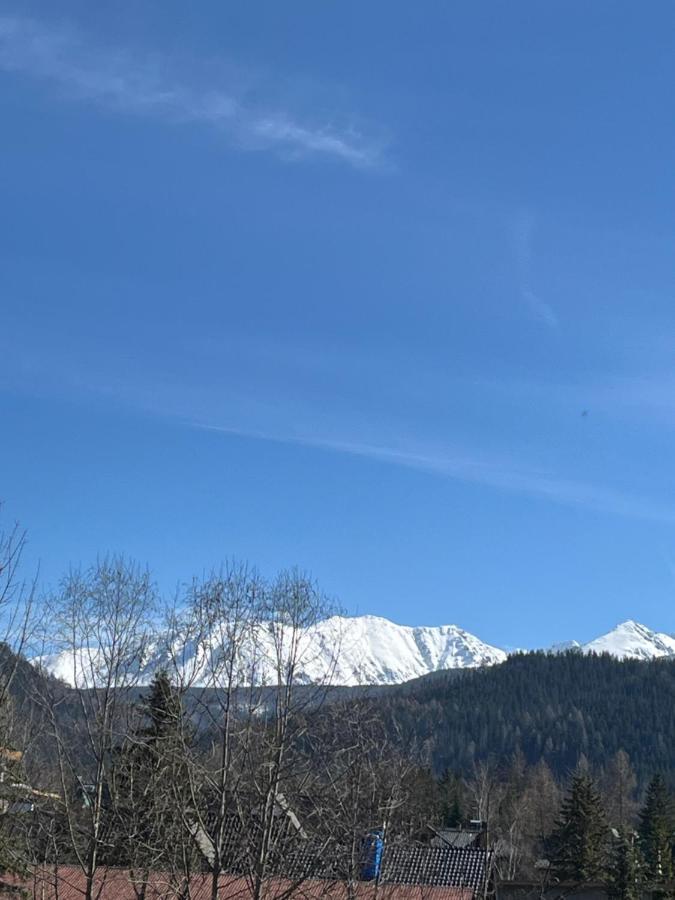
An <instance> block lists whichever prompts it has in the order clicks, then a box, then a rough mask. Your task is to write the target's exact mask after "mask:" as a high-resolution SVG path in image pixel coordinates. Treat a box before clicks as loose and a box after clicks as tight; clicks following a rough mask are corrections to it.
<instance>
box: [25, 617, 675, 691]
mask: <svg viewBox="0 0 675 900" xmlns="http://www.w3.org/2000/svg"><path fill="white" fill-rule="evenodd" d="M302 640H303V644H304V646H305V648H306V650H305V652H304V653H303V659H304V662H303V663H302V665H301V666H300V671H299V674H298V681H299V682H301V683H311V682H315V681H317V680H319V679H320V678H321V677H322V675H323V674H324V673H325V672H326V671H327V669H328V668H330V663H331V659H332V656H333V654H334V653H335V648H336V647H337V646H339V648H340V651H339V656H338V659H337V665H336V668H335V672H334V677H333V678H332V683H334V684H336V685H344V686H355V685H379V684H381V685H386V684H400V683H402V682H405V681H410V680H412V679H414V678H419V677H420V676H423V675H428V674H430V673H432V672H439V671H444V670H448V669H471V668H478V667H481V666H490V665H495V664H497V663H501V662H503V661H504V660H505V659H506V658H507V656H508V655H509V654H507V653H506V651H504V650H502V649H500V648H498V647H494V646H492V645H491V644H487V643H485V642H484V641H481V640H480V638H478V637H476V636H475V635H473V634H471V633H469V632H468V631H464V629H462V628H460V627H459V626H457V625H435V626H409V625H397V624H395V623H394V622H391V621H390V620H389V619H385V618H382V617H380V616H353V617H350V616H333V617H332V618H330V619H326V620H325V621H323V622H320V623H318V624H317V625H315V626H313V627H312V628H309V629H307V630H306V632H304V633H303V637H302ZM256 641H257V644H256V645H257V647H258V652H259V649H260V647H262V648H264V647H265V646H266V642H267V645H268V646H269V645H270V637H269V634H267V633H266V630H265V626H264V625H261V626H260V630H259V634H258V635H257V639H256ZM161 643H162V642H161V641H159V642H158V643H157V645H156V646H157V647H159V646H161ZM217 646H218V639H217V636H216V630H215V629H214V634H213V637H212V639H211V641H210V642H209V639H207V641H206V642H205V644H204V646H200V647H199V648H194V647H193V648H192V649H191V650H190V648H188V647H186V648H185V650H184V651H183V656H184V664H185V666H186V667H192V668H194V666H195V660H196V656H195V654H197V653H199V654H201V655H202V656H203V654H205V653H206V654H207V655H208V653H209V652H211V653H215V652H216V651H217ZM548 649H549V652H551V653H564V652H569V651H577V652H579V653H609V654H610V655H611V656H614V657H616V658H617V659H643V660H649V659H657V658H660V657H675V637H673V636H672V635H669V634H663V633H659V632H656V631H652V630H651V629H650V628H647V626H646V625H641V624H640V623H638V622H634V621H633V620H632V619H629V620H627V621H626V622H622V623H620V624H619V625H617V626H616V627H615V628H613V629H612V630H611V631H608V632H607V633H606V634H603V635H601V636H600V637H597V638H595V639H594V640H591V641H588V642H587V643H585V644H581V643H579V642H578V641H574V640H572V641H565V642H562V643H557V644H554V645H553V646H551V647H550V648H548ZM270 651H271V646H270ZM91 653H92V651H91V650H89V651H87V653H86V654H85V653H81V654H79V653H76V654H73V653H72V652H63V653H55V654H51V655H47V656H43V657H41V658H40V659H39V660H35V662H39V663H40V664H41V665H42V666H43V667H44V668H45V669H46V670H47V671H48V672H49V673H51V674H52V675H55V676H56V677H57V678H60V679H61V680H63V681H65V682H66V683H68V684H71V685H72V684H74V682H75V677H76V676H75V672H76V671H77V669H78V668H79V669H81V668H82V663H83V662H84V660H85V659H86V658H87V657H90V656H91ZM191 653H192V656H191V655H190V654H191ZM200 664H202V663H200ZM165 665H166V657H165V656H163V654H162V653H161V651H160V650H159V649H155V650H154V651H152V652H150V653H149V655H148V656H147V657H146V658H145V659H144V660H142V661H139V665H138V674H139V677H140V680H141V682H142V683H147V682H149V681H150V680H151V678H152V676H153V674H154V673H155V672H156V671H158V670H159V669H160V668H162V667H163V666H165ZM270 674H273V673H271V672H265V671H264V670H263V677H264V676H268V677H269V675H270ZM273 680H274V678H272V681H273ZM196 683H199V682H196Z"/></svg>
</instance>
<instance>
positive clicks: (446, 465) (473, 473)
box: [188, 423, 675, 524]
mask: <svg viewBox="0 0 675 900" xmlns="http://www.w3.org/2000/svg"><path fill="white" fill-rule="evenodd" d="M188 424H190V425H193V426H196V427H199V428H203V429H206V430H209V431H216V432H221V433H224V434H228V435H232V436H237V437H243V438H253V439H256V440H265V441H274V442H277V443H285V444H297V445H301V446H305V447H315V448H317V449H321V450H327V451H331V452H335V453H346V454H350V455H352V456H360V457H364V458H367V459H372V460H376V461H378V462H382V463H388V464H390V465H397V466H404V467H405V468H410V469H416V470H418V471H423V472H428V473H429V474H432V475H437V476H441V477H444V478H450V479H453V480H455V481H463V482H469V483H473V484H478V485H484V486H485V487H491V488H496V489H498V490H502V491H507V492H509V493H516V494H523V495H526V496H530V497H533V498H537V499H541V500H546V501H550V502H553V503H558V504H561V505H563V506H572V507H579V508H583V509H590V510H594V511H596V512H601V513H609V514H611V515H620V516H626V517H629V518H637V519H645V520H649V521H655V522H665V523H668V524H675V508H674V507H672V506H668V505H666V504H662V503H658V502H655V501H652V500H650V499H647V498H644V497H640V496H636V495H632V494H628V493H624V492H623V491H617V490H613V489H612V488H608V487H604V486H598V485H594V484H590V483H586V482H583V481H575V480H572V479H565V478H560V477H558V476H556V475H555V474H551V473H549V472H545V471H540V470H536V469H525V468H521V467H518V466H516V465H514V464H513V463H512V462H511V461H510V460H485V459H483V458H481V457H480V456H479V455H477V454H472V453H465V452H459V453H451V452H446V453H442V452H437V451H436V452H425V451H418V450H416V449H406V448H394V447H386V446H380V445H375V444H367V443H360V442H359V441H348V440H345V441H341V440H334V439H321V438H315V437H310V436H297V435H284V434H271V433H267V432H262V431H254V430H250V431H249V430H244V429H238V428H229V427H227V426H221V425H211V424H204V423H188Z"/></svg>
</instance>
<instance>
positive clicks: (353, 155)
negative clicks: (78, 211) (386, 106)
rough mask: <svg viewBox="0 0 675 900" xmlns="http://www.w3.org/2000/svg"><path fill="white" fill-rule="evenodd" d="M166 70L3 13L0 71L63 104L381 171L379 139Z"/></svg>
mask: <svg viewBox="0 0 675 900" xmlns="http://www.w3.org/2000/svg"><path fill="white" fill-rule="evenodd" d="M168 69H169V66H168V63H167V60H165V59H163V58H161V57H158V56H156V55H154V56H151V55H149V54H148V55H142V56H140V55H138V54H134V53H132V52H131V51H129V50H124V49H115V50H111V49H107V48H103V47H100V46H98V45H94V44H92V43H91V42H89V41H87V40H86V38H85V37H84V36H83V35H82V34H79V33H77V32H75V31H73V30H65V29H57V28H51V27H49V26H47V25H45V24H43V23H40V22H37V21H34V20H30V19H26V18H21V17H15V16H0V70H2V71H4V72H6V73H14V74H17V75H23V76H27V77H31V78H35V79H39V80H42V81H44V82H47V83H49V84H51V85H52V86H54V87H56V88H58V89H59V91H60V92H61V94H62V96H65V97H67V98H68V99H72V100H79V101H88V102H93V103H96V104H98V105H100V106H103V107H106V108H108V109H111V110H115V111H117V112H120V113H127V114H136V115H144V116H152V117H155V118H158V119H164V120H167V121H171V122H177V123H185V124H187V123H196V124H201V125H203V126H205V127H209V128H213V129H217V130H218V131H220V132H222V133H224V134H226V135H227V136H228V137H229V138H230V139H231V140H233V141H235V142H237V143H238V144H239V145H241V146H244V147H247V148H250V149H265V148H269V149H275V150H277V151H278V152H279V153H282V154H284V155H286V156H288V157H290V158H300V157H308V156H321V157H325V158H332V159H334V160H337V161H341V162H344V163H347V164H349V165H351V166H354V167H356V168H362V169H365V168H381V167H383V166H384V159H383V145H382V142H381V141H379V140H377V139H375V138H373V137H371V136H368V135H366V134H364V133H363V132H361V131H359V130H358V129H356V128H354V127H340V126H336V125H335V124H333V123H331V122H312V121H309V120H308V121H304V120H300V119H299V118H297V117H296V116H294V115H293V114H291V113H290V112H289V111H288V110H286V109H280V108H272V109H266V108H264V106H263V105H261V104H260V103H256V104H253V103H252V102H248V100H247V97H246V94H245V92H244V91H242V90H241V89H238V87H237V86H236V84H233V85H230V86H228V87H225V88H223V87H222V86H216V87H213V86H207V87H204V86H200V87H197V86H194V85H192V84H190V83H189V82H188V81H187V80H186V79H184V78H180V77H178V76H177V75H175V74H174V73H172V72H170V71H168ZM232 80H233V81H235V79H232Z"/></svg>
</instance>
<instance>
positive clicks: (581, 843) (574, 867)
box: [551, 773, 609, 882]
mask: <svg viewBox="0 0 675 900" xmlns="http://www.w3.org/2000/svg"><path fill="white" fill-rule="evenodd" d="M608 838H609V829H608V827H607V820H606V818H605V812H604V810H603V808H602V804H601V802H600V797H599V796H598V794H597V792H596V790H595V787H594V785H593V781H592V780H591V778H590V777H589V776H588V775H586V774H584V773H577V774H576V775H574V777H573V778H572V785H571V788H570V792H569V794H568V796H567V797H566V798H565V800H564V801H563V804H562V807H561V810H560V817H559V819H558V823H557V825H556V828H555V830H554V832H553V834H552V836H551V850H552V853H551V865H552V869H553V872H554V874H555V875H556V876H557V877H558V878H559V879H560V880H561V881H579V882H584V881H597V880H598V879H603V878H604V877H605V875H606V872H607V864H608Z"/></svg>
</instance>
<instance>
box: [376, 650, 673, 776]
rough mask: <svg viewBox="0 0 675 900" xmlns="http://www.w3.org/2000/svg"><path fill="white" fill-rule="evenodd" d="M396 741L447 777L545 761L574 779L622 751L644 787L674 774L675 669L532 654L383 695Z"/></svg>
mask: <svg viewBox="0 0 675 900" xmlns="http://www.w3.org/2000/svg"><path fill="white" fill-rule="evenodd" d="M380 699H381V704H382V713H383V715H384V716H385V718H386V720H387V722H388V726H389V731H390V734H391V735H392V737H393V738H395V739H396V740H398V741H400V742H401V743H402V745H405V746H407V747H411V748H415V751H416V752H417V753H418V755H419V758H420V759H421V760H422V761H424V762H425V763H427V764H429V765H430V766H431V767H432V769H433V771H434V772H435V773H436V774H437V775H438V774H441V773H442V772H443V771H445V770H446V769H452V770H453V771H457V772H460V773H462V774H469V773H470V772H471V771H472V769H473V767H474V765H475V763H477V762H479V761H482V760H487V759H490V758H492V759H494V760H497V761H499V760H501V761H506V760H509V759H510V758H511V757H512V756H513V755H514V754H515V753H516V752H520V753H522V754H523V756H524V758H525V760H526V762H527V763H528V764H530V765H533V764H535V763H537V762H539V761H540V760H544V761H545V762H546V763H547V765H548V766H549V767H550V769H551V771H552V772H553V773H554V775H556V776H557V777H558V778H565V777H566V776H568V775H569V773H570V772H571V771H572V770H573V769H575V768H576V766H577V765H578V763H579V761H580V760H583V759H585V760H586V761H587V762H588V764H589V765H590V767H591V769H593V770H601V769H603V768H604V767H605V766H606V764H607V762H608V761H609V760H610V759H611V758H612V757H613V756H614V755H615V754H616V752H617V751H618V750H625V751H626V752H627V753H628V755H629V756H630V759H631V762H632V765H633V767H634V769H635V772H636V774H637V777H638V781H639V784H640V785H641V786H644V785H645V784H646V783H647V782H648V780H649V779H650V778H651V776H652V775H653V774H654V772H656V771H660V772H663V773H664V776H665V777H666V778H667V780H668V781H671V782H672V776H671V773H673V772H675V661H674V660H654V661H651V662H642V661H637V660H625V661H619V660H616V659H614V658H612V657H610V656H606V655H602V656H594V655H583V654H580V653H575V652H570V653H565V654H561V655H554V654H546V653H526V654H519V655H515V656H512V657H510V658H509V659H508V660H507V661H506V662H504V663H502V664H501V665H499V666H494V667H491V668H488V669H479V670H471V671H468V672H465V673H463V674H462V675H461V677H459V678H457V677H456V676H455V675H454V674H453V675H450V676H444V675H442V674H440V675H434V676H429V677H427V678H422V679H419V680H418V681H416V682H414V683H411V684H409V685H404V686H401V687H400V688H397V689H391V690H389V691H387V692H386V693H384V694H383V695H382V697H381V698H380Z"/></svg>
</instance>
